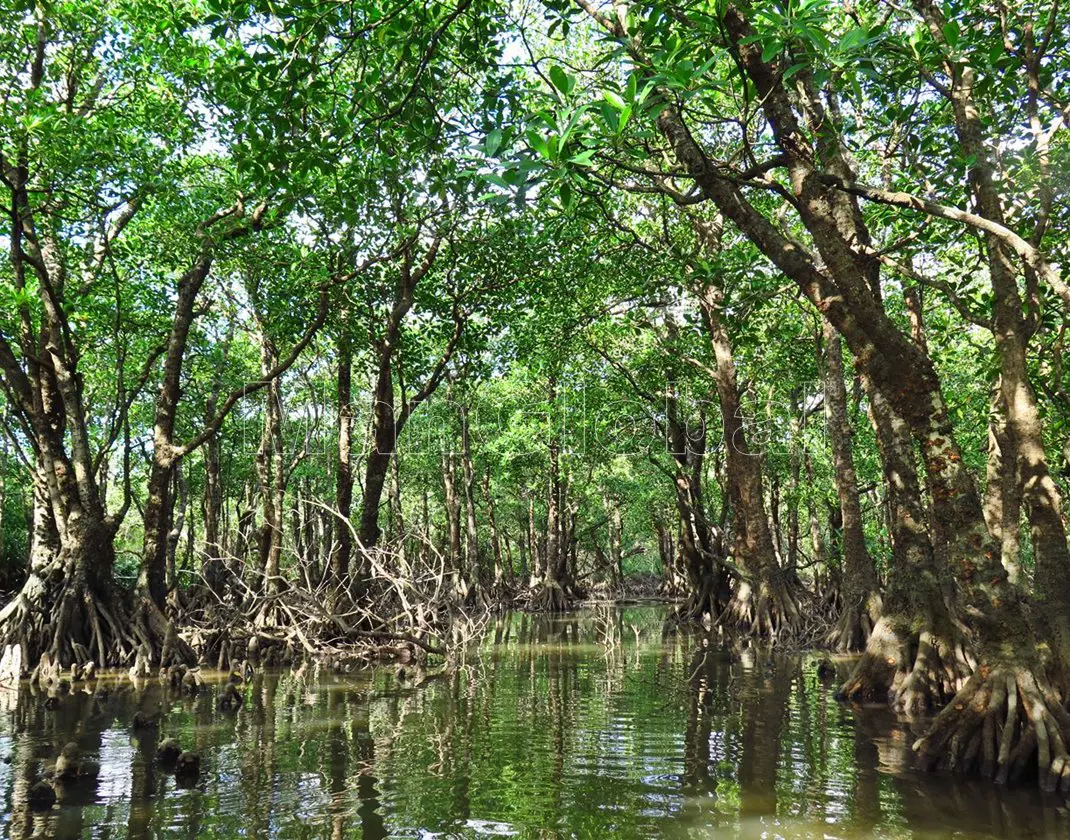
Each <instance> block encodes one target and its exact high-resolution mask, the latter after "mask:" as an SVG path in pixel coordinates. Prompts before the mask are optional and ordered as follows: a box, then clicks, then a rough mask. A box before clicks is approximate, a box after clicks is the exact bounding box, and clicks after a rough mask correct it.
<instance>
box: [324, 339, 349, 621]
mask: <svg viewBox="0 0 1070 840" xmlns="http://www.w3.org/2000/svg"><path fill="white" fill-rule="evenodd" d="M337 389H338V390H337V401H336V409H337V412H338V455H337V459H336V461H335V472H334V505H335V508H337V510H338V517H339V522H338V527H336V528H335V529H334V540H333V541H332V545H331V559H330V570H331V586H332V596H331V608H332V609H333V608H334V607H335V606H337V599H338V595H339V594H340V592H341V591H344V590H347V589H348V588H349V574H350V560H351V557H352V554H353V537H352V532H351V531H350V528H351V523H350V517H351V515H352V511H353V349H352V346H351V345H350V341H349V333H348V332H347V331H346V325H345V324H343V325H342V326H341V327H340V333H339V336H338V374H337Z"/></svg>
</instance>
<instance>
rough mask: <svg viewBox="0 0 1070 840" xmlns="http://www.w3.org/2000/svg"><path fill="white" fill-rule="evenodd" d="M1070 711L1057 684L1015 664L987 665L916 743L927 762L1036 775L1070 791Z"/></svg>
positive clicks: (1043, 783) (1047, 786) (1000, 776)
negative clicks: (1064, 706) (1056, 692)
mask: <svg viewBox="0 0 1070 840" xmlns="http://www.w3.org/2000/svg"><path fill="white" fill-rule="evenodd" d="M1068 738H1070V714H1068V713H1067V711H1066V710H1065V709H1064V708H1063V706H1062V704H1061V703H1060V702H1059V699H1058V697H1057V696H1056V694H1055V692H1054V690H1053V689H1052V687H1051V685H1050V684H1049V683H1048V682H1047V680H1046V679H1045V678H1043V677H1042V676H1039V675H1038V674H1037V673H1035V672H1034V671H1033V670H1031V669H1029V668H1027V667H1022V666H1018V665H1014V664H1000V665H998V666H990V665H982V666H981V667H980V668H978V670H977V672H976V673H975V674H974V675H973V676H972V677H971V678H970V679H969V680H968V681H967V682H966V684H965V685H964V686H963V687H962V689H961V690H960V691H959V692H958V693H957V694H956V695H955V697H954V699H953V700H952V701H951V703H950V704H949V705H948V706H947V707H946V708H945V709H944V710H943V711H942V712H940V714H939V715H937V716H936V718H935V719H934V720H933V722H932V724H931V726H930V728H929V730H928V731H927V732H926V734H925V735H924V736H923V737H922V738H920V739H919V740H918V741H917V742H916V743H915V744H914V749H915V751H916V752H917V753H918V756H919V758H920V761H921V763H922V765H923V766H924V767H926V768H945V769H949V770H952V771H954V772H957V773H963V774H976V775H981V776H983V777H985V778H990V779H994V780H995V781H996V782H1000V783H1003V782H1012V781H1015V780H1017V779H1019V778H1021V777H1023V776H1024V775H1026V774H1028V775H1033V774H1035V775H1036V777H1037V779H1038V781H1039V784H1040V787H1041V788H1042V789H1044V790H1046V791H1054V790H1060V791H1062V792H1070V754H1068V752H1067V748H1066V745H1067V741H1068Z"/></svg>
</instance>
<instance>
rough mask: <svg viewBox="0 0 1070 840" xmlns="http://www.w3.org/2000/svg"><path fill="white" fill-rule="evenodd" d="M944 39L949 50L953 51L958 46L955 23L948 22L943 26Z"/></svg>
mask: <svg viewBox="0 0 1070 840" xmlns="http://www.w3.org/2000/svg"><path fill="white" fill-rule="evenodd" d="M943 32H944V39H945V40H946V41H947V45H948V46H949V47H951V49H955V48H956V47H957V46H958V45H959V25H958V23H957V22H956V21H953V20H949V21H948V22H947V23H945V24H944V26H943Z"/></svg>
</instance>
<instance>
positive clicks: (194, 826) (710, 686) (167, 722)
mask: <svg viewBox="0 0 1070 840" xmlns="http://www.w3.org/2000/svg"><path fill="white" fill-rule="evenodd" d="M663 616H664V611H663V610H659V609H651V608H634V609H624V610H620V609H616V608H610V607H601V608H597V609H593V610H588V611H585V612H583V613H580V614H577V615H570V616H566V617H560V618H555V619H551V618H547V617H542V616H535V615H527V614H516V615H509V616H503V617H501V618H499V619H498V620H497V621H496V623H495V624H494V625H493V626H492V627H490V628H489V632H488V634H487V637H486V639H485V641H484V642H483V644H482V645H481V647H480V649H479V650H472V651H468V652H466V653H465V654H464V655H463V656H461V657H459V661H458V665H457V667H456V668H454V669H452V670H449V671H440V670H437V669H435V668H430V669H426V670H424V669H409V670H407V671H406V672H405V673H404V674H399V673H397V672H396V671H395V669H394V668H393V667H382V668H379V669H376V670H373V671H369V672H365V673H361V674H357V675H346V676H342V675H336V674H333V673H330V672H328V671H326V670H321V671H318V672H317V671H316V670H315V669H307V670H305V671H303V672H301V673H298V674H294V673H284V674H270V673H269V674H258V675H257V676H256V677H255V678H254V679H253V680H252V681H250V682H249V683H247V684H245V685H243V686H242V690H243V692H244V696H245V703H244V704H243V706H242V708H241V709H240V710H239V711H238V712H237V713H233V712H232V713H224V712H220V711H219V710H218V709H217V707H216V703H215V698H216V696H217V694H218V692H219V690H220V688H221V683H218V682H217V683H212V684H211V685H209V686H208V687H207V688H206V689H205V690H204V691H202V692H201V693H200V694H199V695H198V696H195V697H188V696H185V695H183V694H176V693H174V692H172V691H171V690H170V689H168V688H166V687H164V686H162V685H160V684H159V683H157V682H155V681H147V682H145V683H144V684H143V685H140V686H133V685H131V683H130V681H129V680H128V679H126V678H125V676H124V677H123V678H122V679H116V680H113V681H112V682H111V683H109V685H108V688H109V692H110V693H109V695H108V697H107V698H105V699H102V698H101V697H97V696H94V693H93V692H94V691H95V690H96V689H97V688H98V686H96V685H94V686H84V685H79V686H77V687H76V690H75V691H74V692H73V693H72V694H71V695H70V696H69V697H66V698H64V699H63V700H62V702H61V703H60V705H59V707H58V708H57V709H54V710H48V709H46V708H44V706H43V700H44V697H43V696H42V695H40V694H36V693H34V692H32V691H31V690H30V689H28V688H24V689H23V690H22V692H21V694H20V696H19V702H18V704H17V705H15V704H12V703H10V702H8V703H7V705H6V706H5V707H4V709H3V710H0V758H3V759H4V760H5V761H6V762H7V763H0V795H2V796H3V798H4V806H5V807H4V813H5V814H6V816H5V817H4V830H5V832H6V834H7V836H9V837H17V838H22V837H31V836H56V837H89V836H108V837H113V838H117V837H129V838H149V837H159V836H170V835H172V834H173V835H176V836H190V837H192V836H197V835H203V836H212V837H221V838H228V837H262V836H273V837H324V838H328V837H329V838H332V840H336V839H337V840H341V838H349V837H360V838H366V840H380V839H381V838H386V837H426V836H444V837H486V836H504V835H509V836H520V837H531V838H535V837H538V838H543V837H546V838H551V837H562V838H564V837H591V838H594V837H599V838H600V837H609V836H613V837H621V838H652V837H667V838H684V837H696V838H711V837H732V838H750V837H761V836H779V837H784V838H803V837H823V836H829V837H837V838H862V837H872V836H874V835H875V834H876V835H880V836H882V837H888V838H899V837H902V838H907V837H925V838H945V837H952V836H959V835H958V834H956V832H959V831H965V832H969V836H976V837H986V836H995V837H1019V836H1023V835H1027V834H1028V835H1032V836H1038V837H1044V836H1065V834H1066V833H1067V831H1068V829H1070V823H1068V821H1067V818H1066V815H1065V811H1063V810H1061V806H1062V803H1061V802H1059V801H1055V802H1052V801H1045V800H1043V799H1042V798H1041V797H1040V796H1039V795H1038V794H1035V793H1034V792H1032V791H1031V790H1014V789H1010V790H1005V789H998V788H994V787H992V786H990V785H986V784H980V783H976V782H966V781H963V780H956V779H952V778H948V777H944V776H939V775H932V774H929V775H921V774H917V773H915V772H914V771H913V769H912V766H911V754H910V744H911V741H912V739H913V737H914V736H913V734H912V733H911V732H909V731H908V730H907V729H906V728H904V727H903V726H901V725H900V724H898V723H897V722H896V721H895V720H894V719H893V718H892V717H891V716H890V715H889V714H888V713H887V712H886V711H885V710H883V709H875V710H869V709H851V708H847V707H844V706H842V705H840V704H839V703H837V702H836V701H835V699H834V698H833V696H832V694H831V691H832V688H831V687H830V686H832V685H835V681H831V682H830V683H829V684H826V683H823V682H822V681H821V680H820V679H819V678H818V676H817V672H816V662H815V660H814V659H812V658H811V657H809V656H806V655H797V656H783V655H778V656H774V655H771V654H769V653H768V652H765V651H762V650H760V649H757V648H752V647H746V646H740V647H733V646H730V645H729V646H724V645H722V644H720V643H718V642H717V641H716V639H703V638H701V637H696V636H687V635H680V634H677V635H667V636H664V637H663V635H662V618H663ZM844 667H846V664H845V665H844ZM99 685H100V686H103V685H104V683H103V681H101V682H100V684H99ZM135 711H142V712H144V713H146V714H148V715H155V714H157V713H161V712H162V720H161V723H160V728H159V729H158V730H156V729H150V730H146V731H143V732H138V733H133V732H132V731H131V727H130V721H131V718H132V716H133V714H134V712H135ZM165 736H167V737H175V738H178V739H179V741H180V742H181V743H182V745H183V747H184V748H186V749H195V750H197V751H198V752H199V753H200V754H201V755H202V757H203V766H202V773H201V777H200V779H199V780H198V781H197V782H196V784H194V785H193V787H192V788H190V789H182V788H181V787H179V786H178V785H176V783H175V780H174V778H173V777H172V776H169V775H167V774H166V773H165V772H164V771H163V769H162V768H160V767H159V766H158V764H157V762H156V760H155V751H156V746H157V744H158V743H159V740H160V739H161V738H162V737H165ZM68 741H74V742H75V743H77V744H78V745H79V747H80V748H81V749H82V751H83V753H84V754H85V755H86V756H87V757H89V758H93V759H99V760H100V762H101V764H102V769H101V774H100V777H99V778H98V779H97V780H96V781H95V782H91V783H81V784H79V785H76V786H64V787H62V788H61V789H60V803H59V804H58V805H57V807H56V808H54V809H53V810H52V811H49V812H47V813H45V814H33V813H31V812H30V811H29V810H28V809H27V806H26V793H27V791H28V790H29V787H30V786H31V785H32V784H33V783H34V782H35V781H37V780H38V779H39V778H40V776H41V773H42V772H43V771H44V770H45V769H46V768H47V767H48V766H49V765H50V763H51V760H52V758H53V756H54V755H55V753H56V751H57V750H58V749H59V748H60V747H62V746H63V744H65V743H67V742H68ZM1060 832H1062V834H1060Z"/></svg>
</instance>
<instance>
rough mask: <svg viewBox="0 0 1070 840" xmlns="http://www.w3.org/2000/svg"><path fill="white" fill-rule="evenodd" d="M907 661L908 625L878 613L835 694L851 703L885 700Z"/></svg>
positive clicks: (883, 701) (908, 651) (908, 644)
mask: <svg viewBox="0 0 1070 840" xmlns="http://www.w3.org/2000/svg"><path fill="white" fill-rule="evenodd" d="M909 662H910V628H909V626H908V624H907V623H906V622H905V621H903V620H902V619H899V618H896V617H894V616H889V615H885V616H882V617H881V619H880V621H878V622H877V624H876V625H875V626H874V628H873V632H872V633H870V634H869V640H868V641H867V642H866V650H865V653H863V654H862V658H861V659H859V660H858V664H857V665H856V666H855V669H854V671H853V672H852V674H851V676H850V678H848V680H847V682H846V683H844V684H843V686H841V688H840V690H839V692H838V693H837V697H839V698H840V699H841V700H848V701H850V702H852V703H887V702H889V701H890V700H891V698H892V687H893V686H894V685H895V683H896V680H897V677H900V676H901V675H905V672H906V668H907V667H908V663H909Z"/></svg>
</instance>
